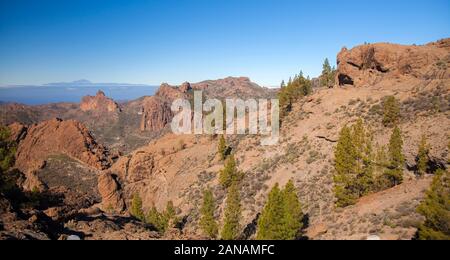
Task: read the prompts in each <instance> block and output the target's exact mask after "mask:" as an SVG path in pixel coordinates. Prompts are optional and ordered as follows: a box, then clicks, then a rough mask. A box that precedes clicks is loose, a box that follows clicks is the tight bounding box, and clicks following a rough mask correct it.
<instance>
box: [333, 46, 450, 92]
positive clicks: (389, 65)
mask: <svg viewBox="0 0 450 260" xmlns="http://www.w3.org/2000/svg"><path fill="white" fill-rule="evenodd" d="M449 46H450V39H444V40H441V41H438V42H435V43H430V44H427V45H423V46H406V45H398V44H390V43H377V44H365V45H361V46H357V47H355V48H353V49H351V50H348V49H347V48H343V49H342V50H341V52H340V53H339V54H338V56H337V64H338V68H337V75H336V82H337V83H338V84H339V85H341V86H342V85H354V86H357V87H363V86H370V85H374V84H377V83H379V82H380V81H382V80H384V81H386V80H396V81H404V80H405V79H407V78H417V79H430V80H431V79H448V78H450V68H449V66H448V65H449V64H450V55H449Z"/></svg>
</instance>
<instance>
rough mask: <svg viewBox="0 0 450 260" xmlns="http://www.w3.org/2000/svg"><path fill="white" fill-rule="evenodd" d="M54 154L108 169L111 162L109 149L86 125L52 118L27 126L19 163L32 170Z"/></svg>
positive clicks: (19, 151) (22, 169) (23, 167)
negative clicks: (97, 140) (98, 140)
mask: <svg viewBox="0 0 450 260" xmlns="http://www.w3.org/2000/svg"><path fill="white" fill-rule="evenodd" d="M55 154H64V155H67V156H69V157H72V158H74V159H77V160H79V161H81V162H83V163H85V164H87V165H89V166H91V167H94V168H97V169H105V168H107V167H109V166H110V165H111V162H112V161H111V159H110V157H109V154H108V151H107V150H106V149H105V148H104V147H103V146H101V145H99V144H97V143H96V141H95V140H94V138H93V137H92V136H91V134H90V132H89V131H88V129H87V128H86V127H85V126H84V125H82V124H81V123H79V122H76V121H73V120H68V121H62V120H60V119H53V120H50V121H45V122H42V123H40V124H36V125H33V126H30V127H29V128H28V130H27V131H26V136H25V137H24V138H23V140H22V141H21V142H20V143H19V146H18V149H17V154H16V167H17V168H18V169H19V170H21V171H22V172H25V173H27V172H32V171H35V170H37V169H39V168H42V166H43V165H45V160H47V158H48V157H49V156H51V155H55Z"/></svg>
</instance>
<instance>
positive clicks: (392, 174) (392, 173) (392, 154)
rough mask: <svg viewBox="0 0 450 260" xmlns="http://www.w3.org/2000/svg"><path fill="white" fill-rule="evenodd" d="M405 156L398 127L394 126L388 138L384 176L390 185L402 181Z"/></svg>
mask: <svg viewBox="0 0 450 260" xmlns="http://www.w3.org/2000/svg"><path fill="white" fill-rule="evenodd" d="M404 163H405V156H404V155H403V139H402V134H401V131H400V128H399V127H398V126H396V127H395V128H394V131H393V132H392V135H391V138H390V140H389V169H388V170H387V171H386V175H387V176H386V177H387V178H388V180H389V181H390V183H391V186H396V185H398V184H401V183H402V182H403V166H404Z"/></svg>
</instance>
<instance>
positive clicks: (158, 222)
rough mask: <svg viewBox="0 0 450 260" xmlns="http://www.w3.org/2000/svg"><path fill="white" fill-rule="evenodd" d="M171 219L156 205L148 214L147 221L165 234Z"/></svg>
mask: <svg viewBox="0 0 450 260" xmlns="http://www.w3.org/2000/svg"><path fill="white" fill-rule="evenodd" d="M169 221H170V220H169V219H168V218H167V216H166V215H165V214H161V213H160V212H159V211H158V209H156V207H155V206H153V207H152V208H151V209H150V211H149V212H148V214H147V217H146V222H147V223H148V224H150V225H152V226H153V227H154V228H155V229H156V230H157V231H158V232H159V233H161V234H164V233H165V232H166V230H167V228H168V227H169Z"/></svg>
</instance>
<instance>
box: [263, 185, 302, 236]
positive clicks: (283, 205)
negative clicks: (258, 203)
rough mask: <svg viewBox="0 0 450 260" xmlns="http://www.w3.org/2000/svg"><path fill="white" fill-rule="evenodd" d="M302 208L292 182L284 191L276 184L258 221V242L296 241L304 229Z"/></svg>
mask: <svg viewBox="0 0 450 260" xmlns="http://www.w3.org/2000/svg"><path fill="white" fill-rule="evenodd" d="M302 218H303V213H302V208H301V204H300V202H299V200H298V196H297V194H296V192H295V187H294V183H293V182H292V180H290V181H289V182H288V183H287V184H286V187H285V188H284V190H280V188H279V186H278V184H276V185H275V186H274V187H273V188H272V190H271V191H270V193H269V198H268V201H267V203H266V205H265V207H264V209H263V212H262V213H261V216H260V217H259V220H258V233H257V235H256V238H257V239H258V240H294V239H297V238H298V236H299V233H300V229H301V228H302V226H303V224H302Z"/></svg>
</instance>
